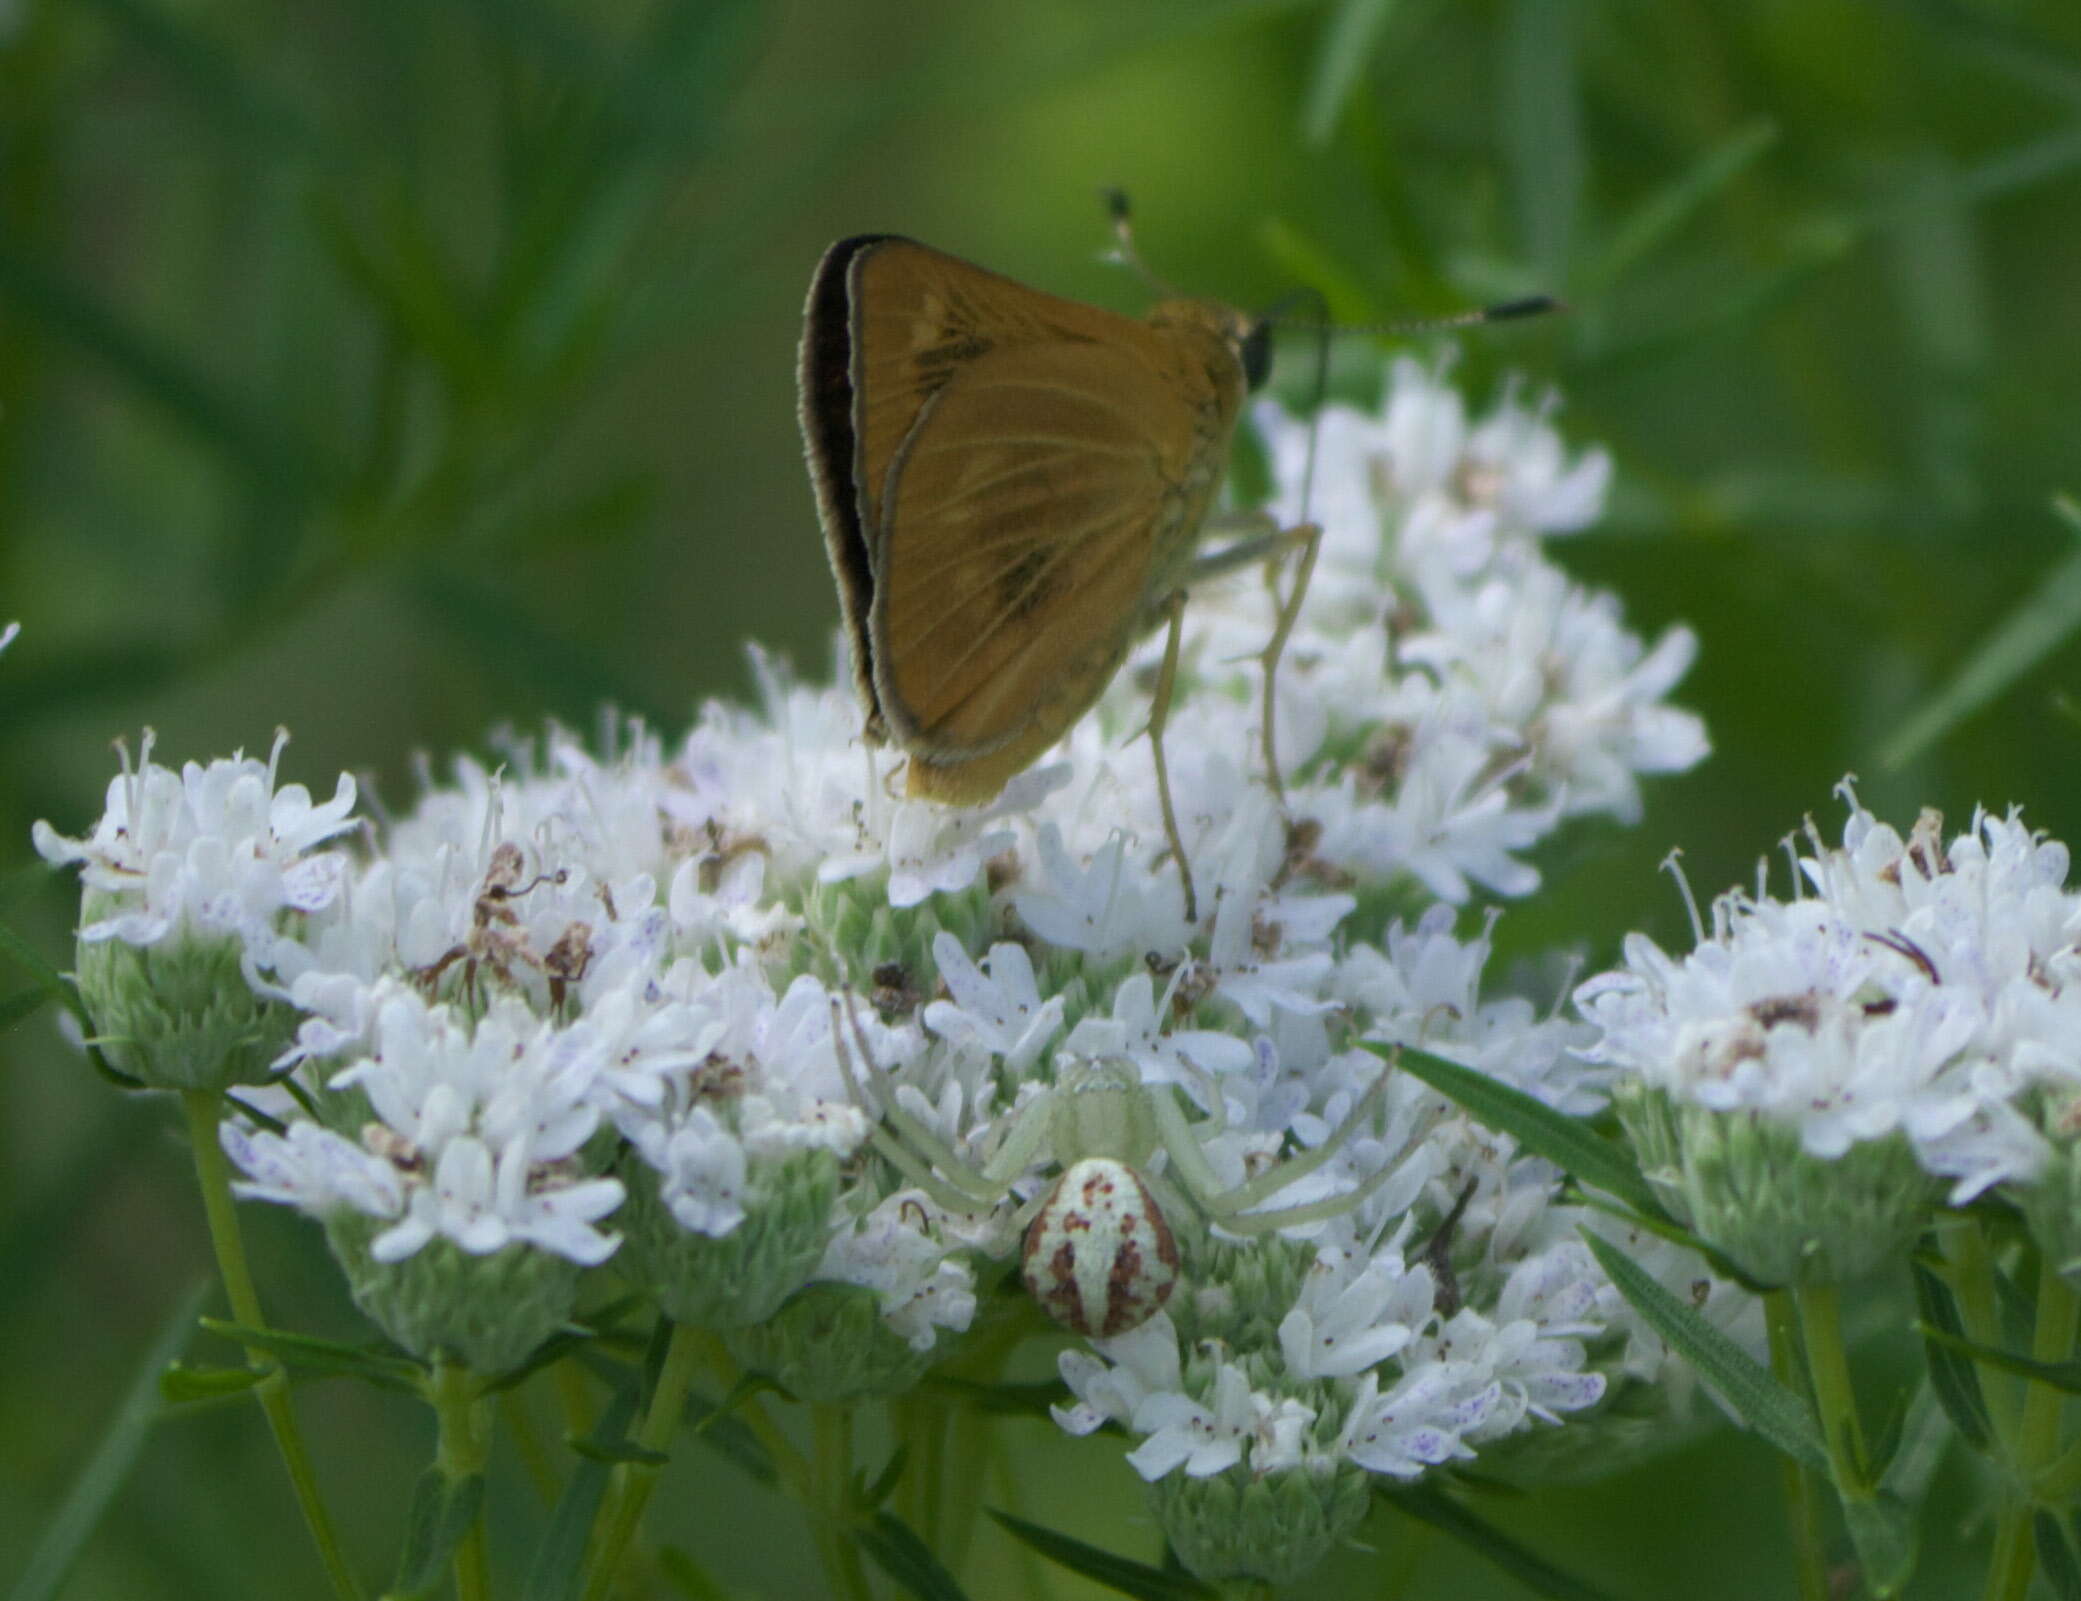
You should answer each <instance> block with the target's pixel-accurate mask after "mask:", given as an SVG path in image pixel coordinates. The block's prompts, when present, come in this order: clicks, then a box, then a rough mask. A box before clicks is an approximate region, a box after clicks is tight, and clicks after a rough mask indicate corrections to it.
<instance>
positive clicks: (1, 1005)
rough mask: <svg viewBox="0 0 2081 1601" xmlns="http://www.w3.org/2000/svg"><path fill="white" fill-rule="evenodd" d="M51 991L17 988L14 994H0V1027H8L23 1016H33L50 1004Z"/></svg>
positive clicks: (12, 1025) (19, 1020) (11, 1026)
mask: <svg viewBox="0 0 2081 1601" xmlns="http://www.w3.org/2000/svg"><path fill="white" fill-rule="evenodd" d="M51 1000H52V996H51V992H50V991H49V990H44V989H27V990H17V991H15V993H14V994H12V995H8V996H0V1029H10V1028H13V1027H14V1026H15V1024H17V1023H19V1022H21V1021H22V1020H23V1019H24V1018H27V1017H34V1016H35V1015H36V1014H37V1013H38V1012H40V1011H42V1010H43V1008H44V1007H46V1006H48V1005H50V1003H51Z"/></svg>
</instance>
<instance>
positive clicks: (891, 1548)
mask: <svg viewBox="0 0 2081 1601" xmlns="http://www.w3.org/2000/svg"><path fill="white" fill-rule="evenodd" d="M853 1539H854V1540H855V1541H857V1542H858V1544H859V1547H860V1549H861V1550H863V1551H865V1552H866V1553H867V1554H868V1555H869V1556H871V1557H873V1558H874V1561H875V1565H876V1566H877V1567H879V1568H880V1569H881V1570H882V1572H884V1573H886V1574H887V1575H888V1576H889V1577H890V1578H892V1579H894V1580H895V1581H896V1582H897V1583H898V1584H900V1585H901V1586H903V1588H904V1589H905V1590H906V1591H908V1592H909V1593H910V1594H912V1595H914V1596H916V1597H917V1598H918V1601H968V1597H967V1594H966V1592H964V1591H963V1590H962V1588H961V1586H960V1585H959V1584H957V1583H956V1582H955V1580H954V1576H953V1575H952V1574H951V1573H949V1572H947V1570H946V1569H945V1568H944V1567H942V1566H941V1565H940V1561H939V1558H938V1557H936V1556H934V1555H933V1554H932V1551H931V1548H930V1547H928V1546H927V1545H926V1544H925V1542H924V1541H923V1540H920V1539H919V1538H918V1537H917V1535H916V1534H915V1533H913V1532H912V1530H911V1528H910V1526H909V1525H908V1524H907V1523H905V1522H904V1521H903V1520H902V1519H901V1518H899V1517H897V1516H896V1515H895V1514H894V1513H893V1512H877V1513H875V1515H874V1518H873V1521H872V1522H870V1523H866V1524H863V1525H861V1526H859V1527H858V1528H855V1529H854V1530H853Z"/></svg>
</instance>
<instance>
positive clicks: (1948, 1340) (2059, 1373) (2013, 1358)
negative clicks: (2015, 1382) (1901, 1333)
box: [1922, 1323, 2081, 1395]
mask: <svg viewBox="0 0 2081 1601" xmlns="http://www.w3.org/2000/svg"><path fill="white" fill-rule="evenodd" d="M1922 1338H1923V1339H1924V1340H1925V1341H1928V1342H1930V1343H1932V1344H1936V1345H1941V1346H1944V1347H1947V1348H1948V1349H1950V1350H1953V1351H1958V1352H1961V1353H1963V1354H1964V1355H1966V1356H1969V1357H1971V1358H1972V1359H1973V1360H1974V1361H1975V1362H1979V1363H1981V1364H1983V1365H1985V1366H1987V1367H1991V1368H2000V1369H2001V1370H2002V1371H2003V1372H2004V1373H2014V1374H2016V1375H2018V1376H2019V1377H2022V1378H2026V1379H2035V1380H2036V1381H2037V1382H2038V1383H2040V1384H2049V1385H2051V1386H2052V1388H2053V1389H2055V1390H2064V1391H2065V1392H2066V1393H2067V1394H2068V1395H2081V1362H2040V1361H2038V1360H2037V1359H2036V1358H2035V1357H2028V1356H2025V1355H2023V1354H2022V1353H2021V1352H2019V1351H2004V1350H2002V1349H2001V1347H1999V1346H1995V1345H1981V1344H1980V1343H1979V1342H1978V1341H1976V1340H1968V1339H1966V1338H1964V1337H1963V1336H1962V1335H1956V1334H1947V1333H1945V1332H1944V1330H1942V1329H1937V1328H1931V1327H1930V1326H1929V1325H1928V1324H1926V1323H1925V1324H1923V1325H1922Z"/></svg>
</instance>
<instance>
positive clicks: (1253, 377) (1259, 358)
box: [1237, 320, 1272, 392]
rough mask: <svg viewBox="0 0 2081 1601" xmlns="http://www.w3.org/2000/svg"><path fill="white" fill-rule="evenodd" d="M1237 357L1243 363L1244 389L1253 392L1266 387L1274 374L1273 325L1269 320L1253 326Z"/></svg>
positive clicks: (1244, 338)
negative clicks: (1265, 384)
mask: <svg viewBox="0 0 2081 1601" xmlns="http://www.w3.org/2000/svg"><path fill="white" fill-rule="evenodd" d="M1237 355H1238V356H1240V357H1241V358H1242V362H1243V387H1244V388H1246V389H1249V390H1251V391H1253V392H1255V391H1256V390H1259V389H1262V388H1263V387H1264V381H1265V379H1267V378H1269V377H1270V376H1271V373H1272V325H1271V323H1270V321H1269V320H1267V321H1263V322H1257V323H1253V324H1251V327H1250V331H1249V332H1248V333H1247V334H1245V335H1243V343H1242V347H1241V349H1239V350H1238V351H1237Z"/></svg>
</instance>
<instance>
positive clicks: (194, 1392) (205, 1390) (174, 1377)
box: [159, 1362, 267, 1406]
mask: <svg viewBox="0 0 2081 1601" xmlns="http://www.w3.org/2000/svg"><path fill="white" fill-rule="evenodd" d="M266 1376H267V1375H266V1374H264V1373H259V1372H256V1371H255V1370H254V1369H252V1368H215V1367H211V1368H197V1367H189V1366H187V1365H186V1364H185V1363H181V1362H176V1363H174V1364H173V1365H172V1366H171V1367H169V1368H167V1370H166V1371H165V1372H164V1373H162V1374H160V1375H159V1398H160V1399H161V1400H162V1401H164V1402H165V1403H166V1404H167V1405H168V1406H186V1405H191V1404H194V1403H196V1402H203V1401H221V1400H223V1399H224V1398H225V1397H227V1396H233V1395H244V1394H245V1393H246V1392H247V1391H248V1390H250V1389H252V1388H253V1386H254V1385H256V1384H258V1383H259V1382H260V1381H261V1380H262V1379H263V1378H265V1377H266Z"/></svg>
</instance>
